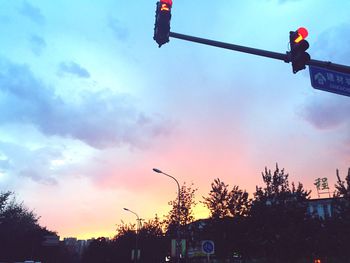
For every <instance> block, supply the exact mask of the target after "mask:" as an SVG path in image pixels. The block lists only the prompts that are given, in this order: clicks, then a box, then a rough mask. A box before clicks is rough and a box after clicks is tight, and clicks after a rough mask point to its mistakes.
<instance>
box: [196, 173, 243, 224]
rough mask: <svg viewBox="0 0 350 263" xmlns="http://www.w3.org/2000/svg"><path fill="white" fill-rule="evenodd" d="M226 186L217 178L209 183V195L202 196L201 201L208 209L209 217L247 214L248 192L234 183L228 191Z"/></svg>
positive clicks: (217, 217)
mask: <svg viewBox="0 0 350 263" xmlns="http://www.w3.org/2000/svg"><path fill="white" fill-rule="evenodd" d="M228 187H229V185H228V184H225V183H224V182H222V181H221V180H220V179H219V178H217V179H215V180H214V182H212V183H211V190H210V192H209V196H208V197H204V196H203V199H204V201H202V203H203V204H204V205H205V206H206V207H207V208H208V209H209V212H210V217H211V218H213V219H219V218H225V217H228V216H230V217H235V216H245V215H247V214H248V211H249V207H250V200H249V198H248V193H247V192H246V191H242V190H241V189H239V187H238V186H236V185H235V186H233V188H232V190H230V191H229V189H228Z"/></svg>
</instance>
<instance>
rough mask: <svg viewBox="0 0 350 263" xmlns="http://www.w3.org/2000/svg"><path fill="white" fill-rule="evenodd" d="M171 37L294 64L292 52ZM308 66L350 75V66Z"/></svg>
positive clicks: (316, 62) (313, 62)
mask: <svg viewBox="0 0 350 263" xmlns="http://www.w3.org/2000/svg"><path fill="white" fill-rule="evenodd" d="M169 36H170V37H173V38H178V39H182V40H187V41H191V42H196V43H200V44H204V45H209V46H215V47H220V48H225V49H230V50H234V51H238V52H243V53H248V54H253V55H257V56H262V57H268V58H273V59H278V60H283V61H284V62H286V63H289V62H292V60H291V55H290V52H287V53H286V54H283V53H277V52H272V51H267V50H262V49H256V48H251V47H245V46H239V45H234V44H229V43H224V42H219V41H215V40H210V39H205V38H199V37H193V36H189V35H183V34H179V33H174V32H170V34H169ZM306 65H311V66H317V67H321V68H326V69H330V70H335V71H338V72H343V73H347V74H350V67H349V66H345V65H341V64H335V63H332V62H327V61H319V60H314V59H310V60H309V61H307V62H306Z"/></svg>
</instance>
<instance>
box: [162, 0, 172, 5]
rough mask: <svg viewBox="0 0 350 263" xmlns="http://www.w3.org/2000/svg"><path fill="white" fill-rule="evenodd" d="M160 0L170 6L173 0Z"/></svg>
mask: <svg viewBox="0 0 350 263" xmlns="http://www.w3.org/2000/svg"><path fill="white" fill-rule="evenodd" d="M160 2H161V3H162V4H168V5H170V6H172V5H173V1H172V0H160Z"/></svg>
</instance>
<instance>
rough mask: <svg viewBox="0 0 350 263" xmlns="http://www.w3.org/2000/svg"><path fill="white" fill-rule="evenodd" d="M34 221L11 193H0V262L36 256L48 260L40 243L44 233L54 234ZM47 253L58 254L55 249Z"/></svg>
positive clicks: (31, 215) (34, 215) (57, 250)
mask: <svg viewBox="0 0 350 263" xmlns="http://www.w3.org/2000/svg"><path fill="white" fill-rule="evenodd" d="M38 220H39V217H38V216H37V215H36V214H35V213H34V212H33V211H31V210H29V209H28V208H26V207H25V206H24V205H23V203H18V202H17V201H16V199H15V197H14V193H12V192H4V193H0V248H1V249H0V261H11V262H13V261H24V260H27V259H30V258H32V259H34V258H36V259H41V260H45V261H46V262H50V261H48V257H49V255H46V249H45V248H44V247H43V246H42V242H43V241H44V236H45V235H53V234H55V233H54V232H52V231H49V230H47V229H46V228H43V227H41V226H40V225H39V223H38ZM51 252H52V253H55V254H56V255H58V254H60V253H61V251H59V249H53V250H52V251H51ZM62 256H63V255H62ZM56 259H57V258H56ZM67 262H68V261H67Z"/></svg>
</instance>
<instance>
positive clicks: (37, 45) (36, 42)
mask: <svg viewBox="0 0 350 263" xmlns="http://www.w3.org/2000/svg"><path fill="white" fill-rule="evenodd" d="M29 41H30V43H31V49H32V51H33V53H34V54H35V55H37V56H39V55H41V53H42V51H43V50H44V48H45V47H46V42H45V40H44V39H43V38H41V37H40V36H37V35H31V36H30V38H29Z"/></svg>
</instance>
